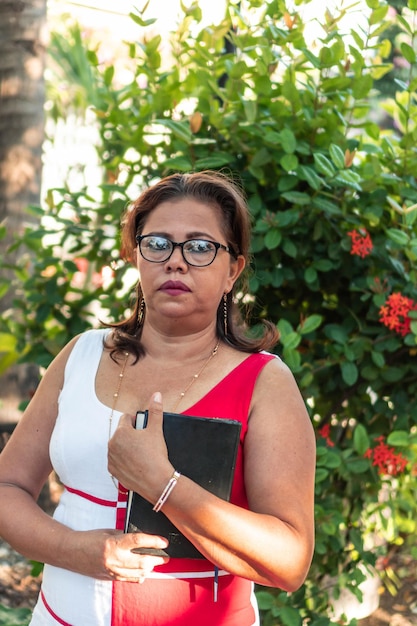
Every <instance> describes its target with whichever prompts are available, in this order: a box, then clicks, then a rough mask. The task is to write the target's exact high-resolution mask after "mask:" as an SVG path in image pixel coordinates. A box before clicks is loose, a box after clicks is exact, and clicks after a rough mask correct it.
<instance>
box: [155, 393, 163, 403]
mask: <svg viewBox="0 0 417 626" xmlns="http://www.w3.org/2000/svg"><path fill="white" fill-rule="evenodd" d="M153 399H154V402H162V395H161V392H160V391H156V392H155V393H154V394H153Z"/></svg>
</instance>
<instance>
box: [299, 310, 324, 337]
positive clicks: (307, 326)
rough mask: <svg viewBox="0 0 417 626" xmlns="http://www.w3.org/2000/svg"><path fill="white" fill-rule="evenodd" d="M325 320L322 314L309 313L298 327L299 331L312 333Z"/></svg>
mask: <svg viewBox="0 0 417 626" xmlns="http://www.w3.org/2000/svg"><path fill="white" fill-rule="evenodd" d="M322 321H323V316H322V315H316V314H314V315H309V316H308V317H306V318H305V320H303V321H302V322H301V324H300V325H299V327H298V331H299V332H300V333H301V334H302V335H308V334H309V333H312V332H313V331H314V330H316V329H317V328H318V327H319V326H320V324H321V323H322Z"/></svg>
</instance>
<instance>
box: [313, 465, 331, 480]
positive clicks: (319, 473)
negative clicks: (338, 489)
mask: <svg viewBox="0 0 417 626" xmlns="http://www.w3.org/2000/svg"><path fill="white" fill-rule="evenodd" d="M328 475H329V470H327V469H325V468H324V467H318V468H317V469H316V483H321V482H323V480H326V478H327V477H328Z"/></svg>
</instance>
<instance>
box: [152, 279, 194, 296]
mask: <svg viewBox="0 0 417 626" xmlns="http://www.w3.org/2000/svg"><path fill="white" fill-rule="evenodd" d="M159 291H164V292H165V293H168V294H170V295H172V296H175V295H180V294H182V293H187V292H189V291H191V289H190V288H189V287H187V285H185V284H184V283H182V282H181V281H180V280H167V281H166V282H165V283H163V284H162V285H161V286H160V287H159Z"/></svg>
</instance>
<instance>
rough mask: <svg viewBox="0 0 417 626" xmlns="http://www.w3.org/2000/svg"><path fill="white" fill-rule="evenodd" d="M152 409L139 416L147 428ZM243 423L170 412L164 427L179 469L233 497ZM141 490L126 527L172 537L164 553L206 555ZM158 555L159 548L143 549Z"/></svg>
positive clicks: (212, 489)
mask: <svg viewBox="0 0 417 626" xmlns="http://www.w3.org/2000/svg"><path fill="white" fill-rule="evenodd" d="M147 419H148V415H147V411H144V412H141V411H140V412H138V413H137V415H136V428H138V429H140V428H146V424H147ZM240 430H241V423H240V422H238V421H236V420H229V419H223V418H215V417H213V418H208V417H197V416H190V415H183V414H179V413H164V417H163V431H164V437H165V441H166V444H167V448H168V456H169V460H170V461H171V463H172V465H173V466H174V468H175V469H176V470H177V471H178V472H181V474H184V476H187V477H188V478H190V479H191V480H193V481H194V482H196V483H198V484H199V485H200V486H201V487H203V488H204V489H206V490H207V491H209V492H210V493H213V494H214V495H216V496H218V497H219V498H222V499H223V500H229V498H230V492H231V489H232V483H233V476H234V471H235V465H236V457H237V451H238V446H239V436H240ZM152 508H153V504H151V503H150V502H148V501H147V500H145V499H144V498H143V497H142V496H140V495H139V494H137V493H135V492H129V497H128V503H127V513H126V524H125V532H144V533H148V534H153V535H161V536H163V537H167V539H168V540H169V546H168V547H167V548H166V551H162V552H163V553H164V554H167V555H169V556H170V557H174V558H203V555H202V554H201V553H200V552H199V551H198V550H197V548H196V547H195V546H194V545H193V544H192V543H191V542H190V541H189V540H188V539H187V538H186V537H184V535H183V534H182V533H181V532H180V531H179V530H178V529H177V528H176V527H175V526H174V524H173V523H172V522H171V521H170V520H169V519H168V518H167V517H166V515H164V513H163V511H160V512H158V513H156V512H155V511H153V510H152ZM137 551H138V552H142V553H144V552H147V553H151V554H155V550H145V551H144V550H140V549H138V550H137Z"/></svg>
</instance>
